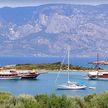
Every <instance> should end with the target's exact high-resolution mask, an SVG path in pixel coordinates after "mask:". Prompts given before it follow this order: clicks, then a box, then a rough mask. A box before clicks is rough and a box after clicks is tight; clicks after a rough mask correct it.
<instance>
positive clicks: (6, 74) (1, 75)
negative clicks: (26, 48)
mask: <svg viewBox="0 0 108 108" xmlns="http://www.w3.org/2000/svg"><path fill="white" fill-rule="evenodd" d="M20 78H21V77H19V76H18V73H17V72H16V71H3V72H0V79H20Z"/></svg>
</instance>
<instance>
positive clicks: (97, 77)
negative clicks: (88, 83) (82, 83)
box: [88, 72, 108, 80]
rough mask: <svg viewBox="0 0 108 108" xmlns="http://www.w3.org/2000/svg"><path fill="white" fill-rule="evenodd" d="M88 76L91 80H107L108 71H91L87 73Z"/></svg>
mask: <svg viewBox="0 0 108 108" xmlns="http://www.w3.org/2000/svg"><path fill="white" fill-rule="evenodd" d="M88 77H89V79H91V80H108V72H97V73H93V72H92V73H89V74H88Z"/></svg>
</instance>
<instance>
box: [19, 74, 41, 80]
mask: <svg viewBox="0 0 108 108" xmlns="http://www.w3.org/2000/svg"><path fill="white" fill-rule="evenodd" d="M39 75H40V74H22V75H20V77H21V79H36V78H37V77H38V76H39Z"/></svg>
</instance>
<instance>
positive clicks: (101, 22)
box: [0, 4, 108, 57]
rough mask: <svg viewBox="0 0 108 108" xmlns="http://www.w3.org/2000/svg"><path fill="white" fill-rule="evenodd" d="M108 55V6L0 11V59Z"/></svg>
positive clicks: (49, 5)
mask: <svg viewBox="0 0 108 108" xmlns="http://www.w3.org/2000/svg"><path fill="white" fill-rule="evenodd" d="M68 46H69V47H70V48H71V55H72V56H80V57H86V56H95V55H96V53H97V52H98V53H100V54H101V55H102V56H107V53H108V5H105V4H103V5H97V6H90V5H71V4H46V5H41V6H36V7H18V8H10V7H4V8H0V55H14V56H18V55H19V56H63V55H64V54H65V52H66V48H67V47H68Z"/></svg>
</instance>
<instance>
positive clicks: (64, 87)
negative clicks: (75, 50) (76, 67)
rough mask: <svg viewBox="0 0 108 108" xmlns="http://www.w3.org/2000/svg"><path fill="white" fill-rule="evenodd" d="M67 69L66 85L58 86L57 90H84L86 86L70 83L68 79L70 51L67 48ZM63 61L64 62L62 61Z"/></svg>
mask: <svg viewBox="0 0 108 108" xmlns="http://www.w3.org/2000/svg"><path fill="white" fill-rule="evenodd" d="M67 53H68V69H67V74H68V80H67V81H66V83H64V84H61V85H58V86H57V89H58V90H81V89H86V88H87V86H86V85H82V84H79V83H78V82H72V81H70V77H69V71H70V69H69V62H70V61H69V54H70V49H69V48H68V52H67ZM63 61H64V60H63Z"/></svg>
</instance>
